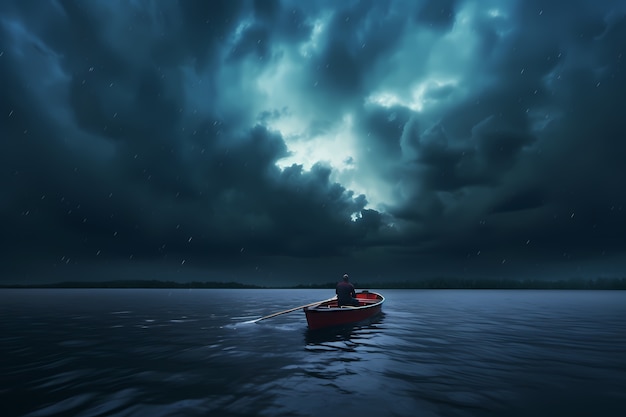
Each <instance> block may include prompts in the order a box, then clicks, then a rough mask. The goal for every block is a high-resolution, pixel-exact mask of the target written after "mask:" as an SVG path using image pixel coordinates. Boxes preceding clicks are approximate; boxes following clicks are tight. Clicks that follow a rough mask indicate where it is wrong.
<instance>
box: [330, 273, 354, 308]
mask: <svg viewBox="0 0 626 417" xmlns="http://www.w3.org/2000/svg"><path fill="white" fill-rule="evenodd" d="M335 294H337V305H338V306H339V307H341V306H354V307H358V306H359V300H357V299H356V291H355V290H354V285H352V283H351V282H350V278H349V277H348V274H344V276H343V281H340V282H339V283H337V288H336V289H335Z"/></svg>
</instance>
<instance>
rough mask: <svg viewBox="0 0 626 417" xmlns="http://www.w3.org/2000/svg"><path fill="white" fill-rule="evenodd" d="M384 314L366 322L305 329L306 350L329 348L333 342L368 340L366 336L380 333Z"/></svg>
mask: <svg viewBox="0 0 626 417" xmlns="http://www.w3.org/2000/svg"><path fill="white" fill-rule="evenodd" d="M384 318H385V313H384V312H382V313H380V314H377V315H376V316H374V317H372V318H369V319H368V320H365V321H362V322H359V323H356V324H346V325H341V326H334V327H330V328H322V329H316V330H310V329H305V331H304V342H305V344H306V347H307V349H308V350H313V349H315V348H317V347H322V346H329V344H332V343H334V342H345V343H359V340H364V339H367V338H368V335H371V334H374V333H376V332H377V331H380V324H381V323H383V321H384Z"/></svg>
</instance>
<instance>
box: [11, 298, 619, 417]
mask: <svg viewBox="0 0 626 417" xmlns="http://www.w3.org/2000/svg"><path fill="white" fill-rule="evenodd" d="M380 292H381V293H382V294H383V295H385V297H386V302H385V304H384V306H383V314H382V315H381V316H379V317H377V318H376V319H374V320H372V321H371V322H367V323H362V324H359V325H356V326H346V327H341V328H338V329H331V330H325V331H316V332H311V331H308V330H307V328H306V320H305V318H304V314H303V313H302V312H301V311H296V312H293V313H290V314H286V315H282V316H278V317H275V318H273V319H269V320H266V321H262V322H259V323H256V324H246V323H245V321H248V320H250V319H254V318H258V317H261V316H263V315H267V314H270V313H273V312H277V311H281V310H285V309H288V308H292V307H295V306H298V305H302V304H307V303H310V302H312V301H315V300H322V299H326V298H328V297H330V296H332V294H330V293H329V290H274V289H272V290H166V289H158V290H139V289H137V290H128V289H124V290H119V289H118V290H104V289H91V290H66V289H63V290H49V289H47V290H34V289H31V290H3V291H0V313H1V315H0V325H1V327H2V332H1V335H0V348H1V350H2V352H3V354H2V356H1V357H0V361H1V362H0V365H1V368H2V374H3V382H2V384H1V385H0V401H1V403H2V404H3V407H2V408H3V411H2V415H3V416H8V417H12V416H81V417H91V416H319V415H328V414H341V415H355V414H359V415H376V414H378V415H381V416H529V415H532V416H558V415H564V416H590V415H598V416H609V417H610V416H616V417H617V416H620V417H621V416H623V415H626V414H625V411H626V292H622V291H545V290H544V291H539V290H537V291H535V290H528V291H521V290H518V291H515V290H513V291H511V290H508V291H507V290H492V291H488V290H485V291H483V290H409V291H401V290H381V291H380Z"/></svg>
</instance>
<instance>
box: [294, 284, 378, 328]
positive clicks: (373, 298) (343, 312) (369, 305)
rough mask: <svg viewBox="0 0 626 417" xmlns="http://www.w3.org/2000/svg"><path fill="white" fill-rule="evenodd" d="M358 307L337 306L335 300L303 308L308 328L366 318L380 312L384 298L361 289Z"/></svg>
mask: <svg viewBox="0 0 626 417" xmlns="http://www.w3.org/2000/svg"><path fill="white" fill-rule="evenodd" d="M356 296H357V297H356V298H357V299H358V300H359V303H360V305H359V307H346V306H344V307H338V306H337V301H336V300H333V301H327V302H324V303H320V304H318V305H315V306H312V307H306V308H304V309H303V310H304V314H305V316H306V321H307V324H308V326H309V329H311V330H315V329H321V328H325V327H332V326H340V325H343V324H351V323H357V322H360V321H363V320H367V319H369V318H371V317H374V316H376V315H378V314H380V313H381V311H382V305H383V302H384V301H385V298H384V297H383V296H382V295H380V294H378V293H375V292H369V291H362V292H360V293H357V295H356Z"/></svg>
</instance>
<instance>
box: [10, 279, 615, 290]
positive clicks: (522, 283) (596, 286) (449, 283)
mask: <svg viewBox="0 0 626 417" xmlns="http://www.w3.org/2000/svg"><path fill="white" fill-rule="evenodd" d="M335 284H336V283H335V282H327V283H323V284H297V285H292V286H264V285H254V284H242V283H238V282H214V281H206V282H199V281H193V282H185V283H180V282H173V281H159V280H116V281H98V282H79V281H66V282H56V283H50V284H0V289H20V288H22V289H28V288H32V289H35V288H40V289H42V288H68V289H69V288H93V289H97V288H129V289H130V288H145V289H149V288H163V289H168V288H169V289H176V288H182V289H191V288H196V289H218V288H224V289H332V288H335ZM354 284H355V286H356V287H357V289H370V288H371V289H483V290H484V289H520V290H523V289H528V290H530V289H541V290H548V289H555V290H568V289H571V290H574V289H575V290H626V278H594V279H587V280H584V279H568V280H552V281H543V280H507V279H455V278H432V279H424V280H420V281H399V282H362V283H361V282H354Z"/></svg>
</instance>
